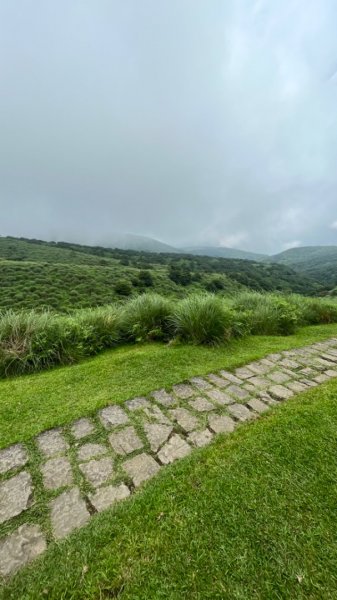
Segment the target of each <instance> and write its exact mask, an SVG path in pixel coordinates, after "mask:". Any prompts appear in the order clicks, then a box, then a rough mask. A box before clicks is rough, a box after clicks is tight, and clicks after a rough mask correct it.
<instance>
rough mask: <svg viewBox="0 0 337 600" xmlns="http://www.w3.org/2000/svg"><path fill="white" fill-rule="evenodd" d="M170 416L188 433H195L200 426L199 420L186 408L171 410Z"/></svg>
mask: <svg viewBox="0 0 337 600" xmlns="http://www.w3.org/2000/svg"><path fill="white" fill-rule="evenodd" d="M170 415H171V416H172V418H173V419H174V420H175V421H177V423H179V425H180V427H182V428H183V429H184V430H185V431H186V432H187V433H189V432H190V431H193V429H196V428H197V427H198V425H199V421H198V419H197V418H196V417H195V416H194V415H192V413H191V412H190V411H189V410H187V409H186V408H176V409H173V410H170Z"/></svg>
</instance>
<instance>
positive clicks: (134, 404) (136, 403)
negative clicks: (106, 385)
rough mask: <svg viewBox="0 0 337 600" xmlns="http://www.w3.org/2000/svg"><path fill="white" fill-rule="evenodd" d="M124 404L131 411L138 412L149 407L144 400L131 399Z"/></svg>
mask: <svg viewBox="0 0 337 600" xmlns="http://www.w3.org/2000/svg"><path fill="white" fill-rule="evenodd" d="M125 404H126V406H127V408H128V409H129V410H131V411H134V410H140V409H142V408H146V407H147V406H151V404H150V402H149V401H148V400H147V399H146V398H132V400H128V401H127V402H125Z"/></svg>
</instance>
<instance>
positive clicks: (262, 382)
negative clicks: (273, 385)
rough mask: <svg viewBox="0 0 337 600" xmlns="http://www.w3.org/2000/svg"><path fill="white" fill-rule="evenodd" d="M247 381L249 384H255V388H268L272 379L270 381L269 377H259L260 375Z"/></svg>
mask: <svg viewBox="0 0 337 600" xmlns="http://www.w3.org/2000/svg"><path fill="white" fill-rule="evenodd" d="M247 383H248V384H249V385H252V386H254V387H255V388H266V387H268V386H269V385H270V381H268V379H265V378H264V377H259V376H258V375H255V376H254V377H251V378H250V379H249V380H248V382H247ZM239 389H241V388H239Z"/></svg>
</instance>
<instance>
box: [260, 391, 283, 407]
mask: <svg viewBox="0 0 337 600" xmlns="http://www.w3.org/2000/svg"><path fill="white" fill-rule="evenodd" d="M257 396H258V398H260V399H261V400H262V401H263V402H265V403H266V404H269V405H270V406H277V404H278V402H277V400H275V398H272V397H271V396H270V395H269V394H268V392H266V391H261V392H258V393H257Z"/></svg>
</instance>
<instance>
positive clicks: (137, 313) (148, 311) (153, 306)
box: [122, 292, 173, 341]
mask: <svg viewBox="0 0 337 600" xmlns="http://www.w3.org/2000/svg"><path fill="white" fill-rule="evenodd" d="M172 313H173V305H172V302H171V301H170V300H168V299H167V298H164V297H163V296H160V295H159V294H155V293H152V292H148V293H145V294H142V295H140V296H137V297H136V298H133V299H132V300H130V301H129V302H127V303H126V304H125V306H124V311H123V316H122V332H123V333H122V334H123V337H124V338H125V339H126V340H131V341H150V340H161V341H167V340H168V339H169V338H170V337H171V335H172Z"/></svg>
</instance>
